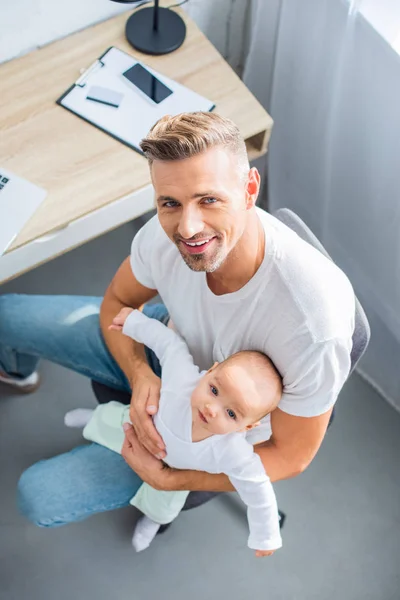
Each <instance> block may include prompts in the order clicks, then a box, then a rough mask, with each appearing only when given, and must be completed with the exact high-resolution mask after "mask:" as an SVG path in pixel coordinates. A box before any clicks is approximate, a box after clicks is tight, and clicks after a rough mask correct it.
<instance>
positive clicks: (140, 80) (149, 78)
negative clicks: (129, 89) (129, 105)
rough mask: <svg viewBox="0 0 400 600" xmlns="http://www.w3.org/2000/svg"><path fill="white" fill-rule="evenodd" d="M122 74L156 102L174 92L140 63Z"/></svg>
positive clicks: (158, 102)
mask: <svg viewBox="0 0 400 600" xmlns="http://www.w3.org/2000/svg"><path fill="white" fill-rule="evenodd" d="M122 76H123V77H124V78H125V80H127V81H129V83H131V84H133V85H134V86H135V88H137V89H139V90H140V91H141V92H142V93H143V94H144V95H145V96H146V98H148V99H149V100H151V101H152V102H154V103H155V104H160V102H162V101H163V100H165V99H166V98H168V96H170V95H171V94H172V93H173V92H172V90H170V89H169V87H167V86H166V85H164V84H163V83H162V82H161V81H160V80H159V79H157V77H155V76H154V75H153V74H152V73H150V71H148V70H147V69H145V68H144V67H143V66H142V65H141V64H139V63H136V65H134V66H133V67H131V68H130V69H128V70H127V71H125V72H124V73H122Z"/></svg>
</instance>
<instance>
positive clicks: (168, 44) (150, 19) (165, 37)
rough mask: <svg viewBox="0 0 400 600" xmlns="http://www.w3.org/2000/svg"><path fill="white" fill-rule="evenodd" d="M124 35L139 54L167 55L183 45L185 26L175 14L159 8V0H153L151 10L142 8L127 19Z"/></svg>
mask: <svg viewBox="0 0 400 600" xmlns="http://www.w3.org/2000/svg"><path fill="white" fill-rule="evenodd" d="M125 35H126V39H127V40H128V42H129V43H130V44H131V46H133V47H134V48H136V50H139V51H140V52H144V53H145V54H153V55H156V54H168V52H173V51H174V50H176V49H177V48H179V46H181V45H182V44H183V42H184V40H185V36H186V25H185V22H184V21H183V19H182V17H180V16H179V15H178V14H177V13H176V12H174V11H173V10H169V9H168V8H160V7H159V0H155V2H154V7H153V8H142V9H141V10H138V11H137V12H135V13H133V15H131V16H130V17H129V19H128V21H127V23H126V28H125Z"/></svg>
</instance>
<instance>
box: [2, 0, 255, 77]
mask: <svg viewBox="0 0 400 600" xmlns="http://www.w3.org/2000/svg"><path fill="white" fill-rule="evenodd" d="M177 1H178V0H177ZM247 5H248V0H189V2H188V3H187V4H185V5H184V9H185V10H186V11H187V12H188V14H189V15H190V16H191V17H192V18H193V19H194V20H195V22H196V23H197V24H198V26H199V27H200V28H201V29H202V31H204V33H205V34H206V35H207V36H208V37H209V39H210V40H211V42H212V43H213V44H214V45H215V46H216V47H217V48H218V50H219V51H220V52H221V54H222V55H223V56H224V57H225V58H227V60H228V61H229V63H230V64H231V65H232V66H233V67H234V68H235V69H240V66H241V62H242V46H243V32H244V21H245V12H246V8H247ZM127 6H128V7H127V8H126V7H125V6H124V5H121V4H118V3H116V2H111V1H110V0H67V1H65V2H60V1H58V0H15V1H14V2H8V1H7V0H1V1H0V22H1V35H0V62H4V61H6V60H10V59H12V58H14V57H15V56H19V55H21V54H25V53H26V52H29V51H30V50H32V49H34V48H37V47H38V46H43V45H45V44H48V43H49V42H52V41H53V40H56V39H58V38H61V37H64V36H66V35H68V34H69V33H72V32H74V31H78V30H79V29H84V28H85V27H87V26H89V25H91V24H93V23H97V22H99V21H103V20H105V19H107V18H108V17H111V16H113V15H116V14H118V13H121V12H124V11H126V10H131V9H132V6H133V5H127Z"/></svg>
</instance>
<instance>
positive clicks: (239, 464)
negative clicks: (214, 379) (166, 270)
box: [84, 310, 282, 550]
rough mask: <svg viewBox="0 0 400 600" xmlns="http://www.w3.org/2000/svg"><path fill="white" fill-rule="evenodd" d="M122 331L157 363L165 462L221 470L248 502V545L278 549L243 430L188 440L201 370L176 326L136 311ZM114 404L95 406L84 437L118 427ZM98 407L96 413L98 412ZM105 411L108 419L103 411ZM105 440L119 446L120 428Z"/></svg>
mask: <svg viewBox="0 0 400 600" xmlns="http://www.w3.org/2000/svg"><path fill="white" fill-rule="evenodd" d="M123 333H124V334H125V335H128V336H130V337H132V338H133V339H135V340H136V341H138V342H140V343H142V344H145V345H146V346H147V347H148V348H150V349H151V350H153V352H154V353H155V354H156V356H157V357H158V359H159V361H160V364H161V367H162V380H161V395H160V403H159V409H158V412H157V414H156V415H155V416H154V424H155V426H156V428H157V431H158V432H159V434H160V435H161V437H162V438H163V440H164V443H165V446H166V454H167V455H166V457H165V458H164V462H165V463H167V464H168V465H169V466H170V467H173V468H176V469H190V470H198V471H207V472H208V473H225V474H226V475H227V476H228V477H229V479H230V481H231V483H232V485H233V486H234V487H235V489H236V490H237V492H238V493H239V496H240V497H241V499H242V500H243V502H244V503H245V504H246V505H247V516H248V523H249V528H250V535H249V539H248V546H249V548H252V549H254V550H274V549H278V548H280V547H281V546H282V539H281V536H280V530H279V516H278V507H277V503H276V498H275V494H274V490H273V487H272V484H271V482H270V480H269V478H268V476H267V474H266V473H265V469H264V467H263V464H262V462H261V459H260V457H259V456H258V455H257V454H256V453H255V452H254V449H253V446H252V444H251V443H250V442H248V441H247V440H246V437H245V433H244V432H243V433H242V432H236V433H229V434H225V435H212V436H211V437H209V438H206V439H205V440H202V441H200V442H193V441H192V409H191V402H190V398H191V395H192V392H193V390H194V388H195V387H196V385H197V383H198V381H199V379H201V377H203V376H204V374H205V372H204V371H203V372H200V371H199V368H198V367H197V366H195V365H194V364H193V359H192V357H191V355H190V354H189V350H188V348H187V346H186V344H185V342H184V341H183V340H182V338H181V337H180V336H179V335H178V334H177V333H175V331H173V330H172V329H169V328H168V327H166V326H165V325H163V324H162V323H160V322H159V321H156V320H155V319H150V318H148V317H146V316H145V315H143V314H142V313H141V312H139V311H137V310H135V311H133V312H132V313H131V314H130V315H129V317H128V318H127V320H126V321H125V325H124V327H123ZM113 405H117V403H110V405H104V406H103V407H102V406H100V407H98V408H97V409H96V411H95V415H94V416H96V413H97V417H96V418H92V420H91V422H90V423H89V424H88V425H87V426H86V427H85V430H84V436H85V437H86V438H87V439H90V440H92V441H97V442H99V443H102V444H104V443H105V437H108V438H110V437H112V435H113V431H114V432H115V426H116V425H118V429H119V430H121V431H122V429H121V418H122V417H121V416H120V417H118V418H119V423H115V422H114V423H110V422H109V418H110V416H111V414H112V410H113ZM107 406H109V408H108V409H107V408H106V407H107ZM120 406H121V405H120ZM102 409H103V416H102V417H101V416H100V414H99V413H101V412H102ZM104 410H105V411H106V412H104ZM107 411H108V418H107V416H105V415H106V414H107ZM123 411H124V414H125V415H126V416H127V415H128V411H129V407H123ZM120 414H121V413H120ZM107 419H108V423H107ZM111 420H112V417H111ZM107 428H108V429H107ZM106 445H107V446H108V447H110V448H112V449H114V450H116V451H117V452H118V451H120V449H121V435H120V433H119V435H118V441H117V440H116V442H115V443H114V444H113V442H112V440H111V439H108V440H107V443H106ZM145 485H146V484H144V485H143V486H142V488H143V487H144V486H145Z"/></svg>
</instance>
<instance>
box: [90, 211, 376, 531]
mask: <svg viewBox="0 0 400 600" xmlns="http://www.w3.org/2000/svg"><path fill="white" fill-rule="evenodd" d="M274 217H276V218H277V219H279V220H280V221H282V223H284V224H285V225H287V227H289V228H290V229H292V230H293V231H294V232H295V233H297V235H299V236H300V237H301V238H302V239H303V240H305V241H306V242H308V243H309V244H311V245H312V246H314V248H317V250H319V251H320V252H321V253H322V254H324V255H325V256H326V257H327V258H329V259H330V260H332V259H331V257H330V256H329V254H328V253H327V251H326V250H325V248H324V247H323V245H322V244H321V242H320V241H319V240H318V239H317V238H316V237H315V235H314V234H313V233H312V231H311V230H310V229H309V228H308V227H307V225H306V224H305V223H304V222H303V221H302V220H301V219H300V217H298V216H297V215H296V214H295V213H294V212H293V211H291V210H289V209H288V208H280V209H279V210H277V211H276V212H275V213H274ZM355 300H356V308H355V327H354V333H353V348H352V351H351V368H350V373H352V372H353V371H354V369H355V367H356V365H357V363H358V361H359V360H360V358H361V357H362V355H363V354H364V352H365V350H366V348H367V346H368V343H369V339H370V335H371V332H370V327H369V323H368V320H367V317H366V315H365V312H364V310H363V308H362V306H361V304H360V303H359V301H358V299H357V297H356V299H355ZM349 375H350V374H349ZM92 388H93V391H94V394H95V396H96V399H97V401H98V402H99V403H100V404H103V403H105V402H109V401H110V400H118V401H119V402H122V403H123V404H129V403H130V394H127V393H126V392H121V391H118V390H114V389H112V388H109V387H107V386H106V385H104V384H102V383H98V382H97V381H94V380H92ZM333 419H334V411H333V412H332V415H331V418H330V421H329V425H328V427H330V426H331V424H332V422H333ZM219 493H220V492H190V494H189V495H188V497H187V500H186V503H185V506H184V508H183V510H190V509H191V508H196V507H197V506H200V505H201V504H205V503H206V502H208V501H209V500H211V499H212V498H214V497H215V496H217V495H218V494H219ZM280 518H281V521H280V523H281V527H282V526H283V522H284V520H285V515H284V513H282V512H280ZM166 527H167V526H165V527H164V528H163V529H164V530H165V528H166Z"/></svg>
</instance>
